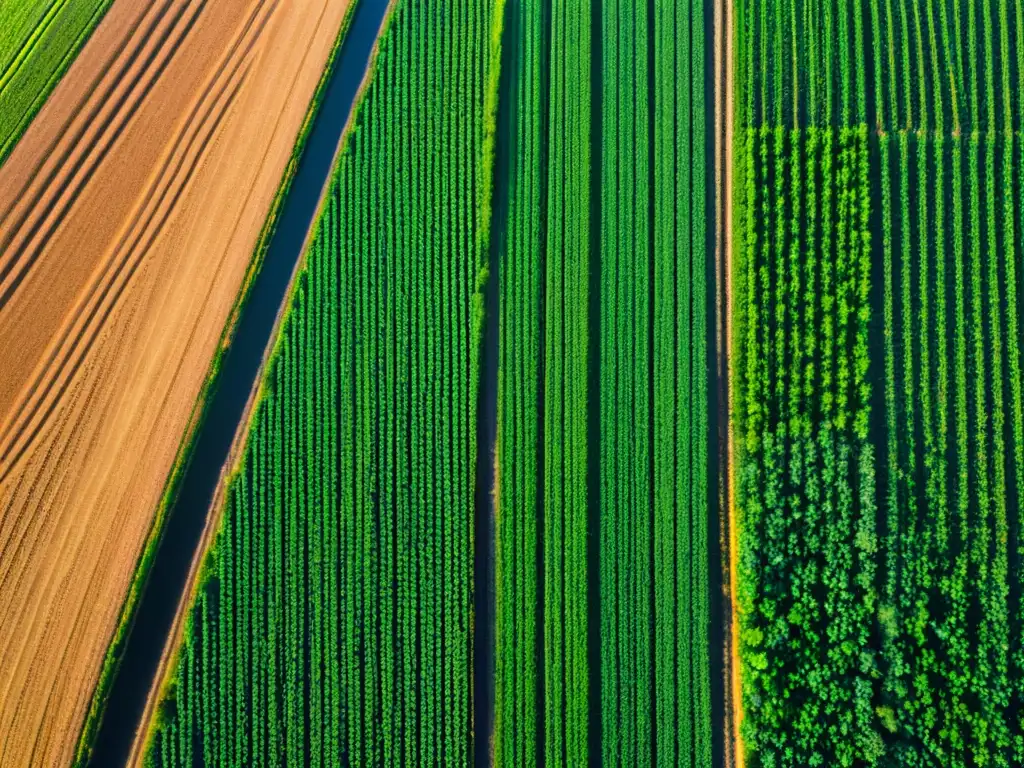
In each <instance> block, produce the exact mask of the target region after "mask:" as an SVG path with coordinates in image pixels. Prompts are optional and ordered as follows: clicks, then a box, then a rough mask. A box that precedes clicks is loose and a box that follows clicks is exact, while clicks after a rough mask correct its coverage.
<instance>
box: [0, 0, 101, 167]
mask: <svg viewBox="0 0 1024 768" xmlns="http://www.w3.org/2000/svg"><path fill="white" fill-rule="evenodd" d="M92 1H93V2H95V3H96V7H95V9H94V10H93V12H92V15H91V16H90V17H89V18H88V20H87V21H86V22H85V23H84V24H83V25H82V27H81V30H80V31H79V33H78V36H77V37H75V39H74V40H72V41H71V43H70V45H69V46H68V47H67V49H66V50H65V52H64V55H63V56H62V57H61V58H60V60H59V61H58V62H57V65H56V67H54V69H53V70H52V72H50V75H49V77H47V78H46V80H45V82H42V83H41V84H37V83H35V82H34V81H33V78H32V74H31V73H32V65H33V63H34V62H33V61H32V59H33V55H32V54H33V52H36V51H38V50H39V46H38V45H37V43H39V42H43V43H44V44H45V43H51V42H52V40H50V39H48V33H49V32H50V30H51V29H53V28H54V27H55V26H56V27H59V26H61V23H60V22H62V21H63V19H64V15H62V13H61V12H62V11H63V10H65V9H66V8H67V7H68V6H67V5H64V6H62V7H61V8H59V9H58V10H57V11H56V13H54V14H53V17H52V18H50V19H49V21H48V22H47V28H46V29H44V30H42V31H40V30H39V27H40V26H42V25H41V24H40V25H37V27H36V28H35V29H34V30H33V31H32V33H31V35H30V36H29V39H28V40H25V41H24V42H23V44H22V46H21V50H20V51H19V53H18V54H17V55H16V56H15V57H14V58H13V59H12V61H11V64H10V66H9V67H8V68H7V70H6V71H4V72H2V73H0V166H2V165H3V164H4V163H5V162H6V161H7V158H8V157H9V156H10V154H11V152H12V151H13V150H14V147H15V146H17V144H18V141H19V140H20V139H21V137H22V136H23V135H24V133H25V131H26V130H27V129H28V126H29V125H31V123H32V121H33V120H34V119H35V117H36V115H37V114H39V110H41V109H42V108H43V105H44V104H45V103H46V100H47V99H48V98H49V96H50V94H51V93H52V92H53V89H54V88H56V87H57V84H58V83H59V82H60V81H61V79H62V78H63V77H64V75H65V74H66V73H67V71H68V69H69V68H70V67H71V64H72V62H74V60H75V58H76V57H77V56H78V53H79V52H80V51H81V50H82V48H83V47H84V46H85V44H86V43H87V42H88V41H89V38H90V37H91V36H92V33H93V31H94V30H95V29H96V27H97V26H98V25H99V23H100V22H101V21H102V20H103V17H104V16H106V13H107V11H108V10H109V9H110V6H111V5H112V4H113V2H114V0H92ZM15 2H24V0H15ZM72 10H74V9H73V8H72ZM45 16H49V11H48V12H47V14H45ZM44 21H45V18H44ZM53 22H58V23H57V24H56V25H55V24H54V23H53ZM55 34H56V33H55ZM43 47H44V48H45V47H47V46H46V45H43ZM8 88H14V89H19V88H20V89H22V90H24V91H31V90H35V91H36V93H35V96H34V97H33V98H32V100H31V102H30V103H29V104H28V108H27V109H26V110H25V111H24V112H22V113H21V115H20V116H19V117H16V118H14V119H13V120H12V121H11V124H10V125H7V121H8V119H10V118H9V117H8V116H7V115H3V114H2V112H3V111H4V110H5V105H4V101H5V97H6V96H7V90H8Z"/></svg>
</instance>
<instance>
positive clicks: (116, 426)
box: [0, 0, 349, 766]
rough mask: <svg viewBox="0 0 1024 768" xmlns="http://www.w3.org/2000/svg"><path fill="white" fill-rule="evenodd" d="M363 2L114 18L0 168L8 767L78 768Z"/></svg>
mask: <svg viewBox="0 0 1024 768" xmlns="http://www.w3.org/2000/svg"><path fill="white" fill-rule="evenodd" d="M348 4H349V0H216V2H214V1H213V0H116V2H115V3H114V5H113V7H112V8H111V10H110V11H109V13H108V15H107V16H106V18H105V19H104V21H103V22H102V23H101V24H100V26H99V27H97V29H96V31H95V33H94V35H93V37H92V38H91V40H90V41H89V43H88V44H87V45H86V46H85V48H83V50H82V52H81V54H80V55H79V58H78V59H77V60H76V62H75V63H74V65H73V66H72V67H71V69H70V70H69V71H68V74H67V76H66V77H65V79H64V80H63V81H62V82H61V84H60V85H59V86H58V87H57V89H56V90H55V91H54V92H53V94H52V97H51V98H50V100H49V101H48V102H47V104H46V106H45V107H44V108H43V110H42V111H41V112H40V113H39V115H38V117H37V119H36V120H35V122H34V123H33V124H32V125H31V127H30V128H29V130H28V131H27V132H26V134H25V136H24V137H23V139H22V141H21V142H20V143H19V144H18V146H17V147H16V148H15V150H14V152H13V153H12V154H11V156H10V158H9V159H8V161H7V162H6V163H5V164H4V166H3V167H2V168H0V658H2V659H4V664H3V675H0V764H2V765H18V766H34V765H46V766H53V765H65V764H68V763H69V762H70V760H71V758H72V756H73V753H74V749H75V746H76V742H77V739H78V735H79V731H80V729H81V725H82V722H83V719H84V717H85V714H86V712H87V710H88V707H89V703H90V699H91V695H92V691H93V687H94V684H95V682H96V678H97V676H98V674H99V671H100V668H101V665H102V662H103V657H104V653H105V651H106V647H107V644H108V642H109V640H110V638H111V636H112V634H113V632H114V630H115V628H116V624H117V621H118V617H119V613H120V610H121V606H122V603H123V601H124V598H125V595H126V593H127V589H128V586H129V584H130V582H131V579H132V575H133V572H134V569H135V566H136V563H137V561H138V558H139V555H140V553H141V549H142V547H143V544H144V542H145V540H146V538H147V536H148V534H149V531H150V528H151V524H152V521H153V517H154V513H155V511H156V508H157V506H158V504H159V502H160V498H161V494H162V491H163V489H164V485H165V482H166V480H167V477H168V475H169V473H170V470H171V467H172V465H173V463H174V460H175V457H176V454H177V452H178V449H179V446H180V443H181V439H182V435H183V433H184V431H185V429H186V426H187V424H188V422H189V418H190V415H191V414H192V411H193V407H194V405H195V402H196V399H197V397H198V396H199V393H200V391H201V388H202V385H203V381H204V379H205V377H206V374H207V371H208V369H209V365H210V362H211V360H212V359H213V356H214V353H215V351H216V349H217V345H218V343H219V339H220V337H221V333H222V331H223V329H224V325H225V322H226V321H227V319H228V317H229V315H230V313H231V310H232V307H233V305H234V302H235V299H236V296H237V294H238V291H239V289H240V287H241V285H242V283H243V281H244V280H245V278H246V274H247V271H248V269H249V266H250V261H251V258H252V254H253V249H254V246H255V243H256V241H257V238H258V236H259V233H260V230H261V228H262V226H263V224H264V221H265V219H266V216H267V213H268V211H269V209H270V206H271V203H272V201H273V199H274V195H275V193H276V191H277V188H278V184H279V183H280V180H281V176H282V174H283V172H284V169H285V167H286V165H287V164H288V161H289V159H290V156H291V153H292V148H293V146H294V142H295V139H296V137H297V135H298V133H299V130H300V127H301V125H302V122H303V119H304V117H305V114H306V110H307V107H308V104H309V100H310V98H311V97H312V95H313V92H314V90H315V89H316V86H317V83H318V82H319V79H320V76H321V74H322V70H323V67H324V65H325V63H326V61H327V58H328V55H329V54H330V51H331V49H332V46H333V44H334V42H335V39H336V37H337V33H338V30H339V28H340V25H341V22H342V19H343V17H344V15H345V11H346V9H347V6H348Z"/></svg>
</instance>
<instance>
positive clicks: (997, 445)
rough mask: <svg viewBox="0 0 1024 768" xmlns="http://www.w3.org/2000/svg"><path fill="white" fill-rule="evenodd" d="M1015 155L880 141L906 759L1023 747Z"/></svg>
mask: <svg viewBox="0 0 1024 768" xmlns="http://www.w3.org/2000/svg"><path fill="white" fill-rule="evenodd" d="M1020 150H1021V148H1020V139H1019V137H1017V136H1013V137H1011V138H1009V139H1007V138H1004V137H1003V136H998V137H979V136H977V135H972V136H971V137H969V138H944V137H920V136H916V135H907V134H905V133H902V132H901V133H899V134H897V135H894V136H887V137H884V138H883V140H882V142H881V149H880V151H881V154H882V165H881V171H882V188H883V199H882V206H881V221H882V237H883V242H884V247H883V253H884V259H885V260H884V267H883V289H884V324H885V350H884V359H885V370H886V391H885V402H886V416H887V423H886V449H885V450H886V471H885V474H886V477H887V483H886V499H885V511H886V522H887V531H886V538H887V543H886V560H885V579H884V601H883V606H882V610H881V612H880V620H881V622H882V631H883V633H882V637H883V644H882V650H883V655H884V657H885V661H886V668H887V674H886V676H885V678H884V690H883V692H882V694H881V696H880V706H881V707H885V708H886V709H887V710H888V711H890V712H891V713H892V722H891V729H892V731H893V737H892V738H893V739H894V740H895V741H896V742H897V743H898V745H899V746H898V749H899V754H900V755H902V756H903V757H901V759H902V760H903V761H904V762H903V764H906V765H924V764H929V763H928V759H932V760H938V761H940V762H941V763H943V764H950V765H952V764H955V765H963V764H971V765H1011V764H1017V763H1019V762H1020V761H1021V760H1024V746H1022V734H1021V725H1020V722H1019V720H1018V719H1017V716H1016V714H1015V713H1016V712H1018V711H1019V710H1020V705H1021V701H1022V695H1024V656H1022V654H1021V644H1020V637H1021V633H1022V631H1024V625H1022V618H1024V617H1022V616H1021V612H1020V609H1019V600H1020V590H1021V586H1022V585H1024V571H1022V570H1021V566H1020V562H1021V561H1020V551H1021V543H1020V542H1021V537H1020V533H1019V531H1020V523H1021V512H1020V500H1021V499H1024V495H1022V490H1024V416H1022V410H1024V404H1022V395H1021V387H1022V381H1024V379H1022V376H1021V361H1020V354H1021V348H1022V344H1024V338H1022V336H1021V333H1020V324H1019V314H1018V312H1019V310H1018V296H1019V295H1020V292H1021V290H1022V289H1024V286H1022V284H1021V274H1020V265H1019V256H1020V236H1019V233H1020V231H1021V230H1020V227H1021V216H1022V204H1021V200H1022V196H1021V188H1022V187H1021V185H1022V179H1021V175H1020V173H1021V172H1020V168H1021V166H1020ZM923 756H927V757H923Z"/></svg>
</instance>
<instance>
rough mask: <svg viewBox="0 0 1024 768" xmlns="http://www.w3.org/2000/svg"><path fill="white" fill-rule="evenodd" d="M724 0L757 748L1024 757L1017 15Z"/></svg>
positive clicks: (858, 758) (778, 758) (745, 565)
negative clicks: (730, 51) (733, 79)
mask: <svg viewBox="0 0 1024 768" xmlns="http://www.w3.org/2000/svg"><path fill="white" fill-rule="evenodd" d="M738 15H739V17H740V19H741V22H740V31H739V34H738V45H739V52H738V56H737V71H738V72H739V73H740V76H739V77H738V82H737V88H738V91H739V93H740V104H739V105H738V106H737V110H738V113H739V115H740V117H738V119H737V127H736V131H737V137H738V138H737V148H738V152H737V163H736V175H737V182H736V184H737V195H736V197H735V200H734V206H735V208H734V210H735V211H736V214H737V219H738V221H739V225H738V227H737V245H736V247H737V264H738V265H740V269H739V270H738V274H739V275H740V277H739V279H738V283H739V285H738V286H736V295H737V297H738V298H737V301H736V303H735V312H736V314H737V319H736V329H737V335H736V337H735V338H736V339H737V340H738V342H739V343H740V344H741V345H742V352H741V354H742V360H743V364H742V368H741V370H742V372H743V376H742V378H741V379H740V380H738V381H736V382H734V383H733V385H734V387H736V388H737V391H738V395H739V400H740V402H741V404H742V407H741V409H740V413H739V414H737V418H736V421H735V424H736V428H737V434H738V439H739V441H740V458H739V462H738V466H737V468H736V472H737V476H738V482H739V488H740V542H741V544H740V547H741V567H740V594H739V597H740V602H741V609H740V610H741V622H742V633H741V653H742V660H743V663H742V678H743V687H744V697H743V700H744V709H745V712H744V715H745V725H744V739H745V745H746V749H747V755H748V759H750V760H751V761H752V762H753V763H754V764H755V765H765V766H773V765H774V766H780V765H808V766H814V765H829V766H832V765H845V766H854V765H857V766H859V765H884V766H889V765H892V766H896V765H899V766H931V765H944V766H945V765H950V766H952V765H956V766H984V765H997V766H1010V765H1019V764H1020V763H1021V761H1022V760H1024V723H1022V720H1021V716H1020V713H1021V711H1022V710H1021V705H1022V702H1024V654H1022V652H1021V647H1022V646H1021V640H1020V638H1021V637H1022V634H1024V614H1022V611H1021V602H1020V599H1021V587H1022V585H1024V570H1022V565H1021V563H1022V560H1021V554H1022V552H1024V549H1022V547H1024V537H1022V535H1021V528H1020V526H1021V522H1022V519H1021V500H1022V499H1024V495H1022V488H1024V486H1022V484H1024V463H1022V454H1024V429H1022V427H1024V423H1022V402H1021V383H1022V378H1021V367H1020V353H1021V348H1022V346H1024V337H1022V335H1021V329H1020V323H1019V314H1018V303H1017V296H1018V294H1019V293H1020V291H1021V290H1024V285H1022V282H1021V274H1020V271H1021V270H1020V253H1021V245H1020V241H1021V238H1020V232H1021V229H1020V227H1021V222H1022V218H1021V217H1022V212H1024V196H1022V192H1024V186H1022V181H1024V179H1022V176H1021V171H1020V169H1021V160H1022V158H1021V138H1020V127H1021V100H1020V98H1021V97H1020V93H1021V89H1020V80H1019V78H1020V76H1021V73H1022V72H1024V67H1022V66H1021V65H1022V55H1024V54H1022V51H1024V48H1022V47H1021V45H1020V43H1021V42H1022V34H1024V32H1022V30H1024V26H1022V25H1024V13H1022V12H1021V6H1020V4H1019V3H1014V4H1011V3H1010V2H1007V0H1000V2H991V3H982V2H971V1H970V0H967V1H966V2H962V3H961V2H955V3H946V2H941V0H929V1H928V2H922V3H913V2H908V1H905V0H895V1H892V0H873V1H872V2H871V3H868V4H865V5H864V6H863V7H862V6H860V5H858V4H852V3H844V2H840V3H838V4H835V3H820V2H815V1H809V2H796V0H777V1H773V0H755V1H754V2H743V3H741V4H740V6H739V9H738Z"/></svg>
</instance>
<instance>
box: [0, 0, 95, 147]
mask: <svg viewBox="0 0 1024 768" xmlns="http://www.w3.org/2000/svg"><path fill="white" fill-rule="evenodd" d="M112 1H113V0H41V1H40V2H34V1H33V0H0V165H2V164H3V162H4V160H6V159H7V156H8V155H9V154H10V153H11V150H12V149H13V148H14V145H15V144H16V143H17V141H18V139H20V138H21V135H22V134H23V133H24V132H25V129H26V128H27V127H28V124H29V123H30V122H32V118H33V117H35V115H36V113H37V112H38V111H39V110H40V109H41V108H42V106H43V104H44V103H45V102H46V99H47V97H48V96H49V95H50V92H51V91H52V90H53V89H54V88H55V87H56V85H57V83H58V82H60V79H61V77H63V76H64V73H65V72H66V71H67V69H68V67H69V66H71V62H72V61H74V59H75V56H76V55H77V54H78V51H79V50H80V49H81V48H82V46H83V45H85V41H86V40H88V38H89V35H90V34H91V33H92V31H93V29H94V28H95V27H96V25H97V24H99V22H100V19H102V18H103V15H104V14H105V13H106V12H107V9H108V8H109V7H110V4H111V2H112Z"/></svg>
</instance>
